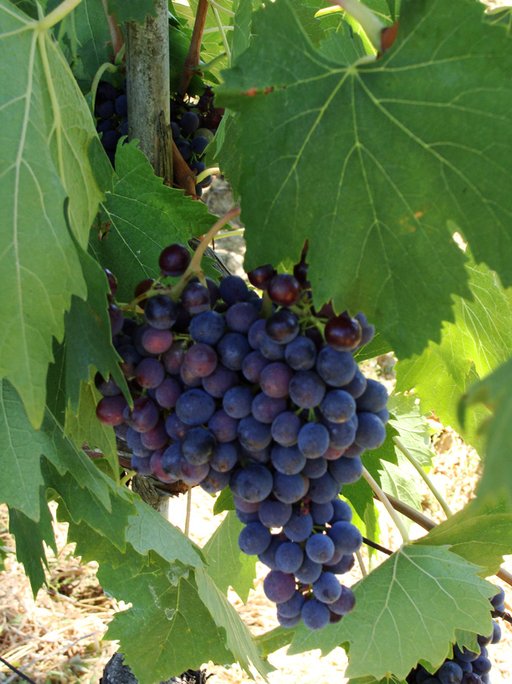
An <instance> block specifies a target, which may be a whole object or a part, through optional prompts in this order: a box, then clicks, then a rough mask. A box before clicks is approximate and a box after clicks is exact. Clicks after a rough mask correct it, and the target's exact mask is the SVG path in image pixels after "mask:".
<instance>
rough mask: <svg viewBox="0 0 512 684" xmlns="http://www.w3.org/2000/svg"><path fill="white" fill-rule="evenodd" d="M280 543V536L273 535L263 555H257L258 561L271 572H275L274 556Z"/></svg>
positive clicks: (281, 541)
mask: <svg viewBox="0 0 512 684" xmlns="http://www.w3.org/2000/svg"><path fill="white" fill-rule="evenodd" d="M282 543H283V540H282V539H281V538H280V535H273V536H272V541H271V542H270V544H269V546H268V549H267V550H266V551H264V552H263V553H259V554H258V560H259V561H261V562H262V563H264V565H266V566H267V568H270V569H271V570H277V566H276V563H275V555H276V551H277V549H278V548H279V546H280V545H281V544H282Z"/></svg>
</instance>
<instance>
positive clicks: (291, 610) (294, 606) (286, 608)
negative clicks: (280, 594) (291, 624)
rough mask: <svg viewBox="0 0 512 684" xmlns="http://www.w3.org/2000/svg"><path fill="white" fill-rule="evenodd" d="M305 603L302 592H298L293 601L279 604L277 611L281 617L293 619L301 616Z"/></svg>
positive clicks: (292, 598)
mask: <svg viewBox="0 0 512 684" xmlns="http://www.w3.org/2000/svg"><path fill="white" fill-rule="evenodd" d="M304 601H305V599H304V596H303V595H302V594H301V593H300V591H296V592H295V593H294V594H293V596H292V597H291V599H288V601H285V602H284V603H280V604H279V607H278V609H277V610H278V613H279V615H280V616H282V617H285V618H293V617H295V616H296V615H300V611H301V610H302V606H303V605H304Z"/></svg>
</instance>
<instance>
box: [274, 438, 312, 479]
mask: <svg viewBox="0 0 512 684" xmlns="http://www.w3.org/2000/svg"><path fill="white" fill-rule="evenodd" d="M270 460H271V461H272V465H273V466H274V468H275V469H276V470H277V471H278V472H280V473H284V474H285V475H296V474H297V473H300V472H301V471H302V469H303V468H304V466H305V465H306V457H305V456H304V455H303V454H302V453H301V452H300V451H299V449H297V447H296V446H293V447H284V446H281V445H280V444H276V445H274V446H273V447H272V450H271V452H270Z"/></svg>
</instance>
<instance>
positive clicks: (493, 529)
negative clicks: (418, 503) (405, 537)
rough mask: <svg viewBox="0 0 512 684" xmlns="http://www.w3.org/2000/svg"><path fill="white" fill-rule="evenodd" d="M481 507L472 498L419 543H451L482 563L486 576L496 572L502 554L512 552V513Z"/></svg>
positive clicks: (462, 553)
mask: <svg viewBox="0 0 512 684" xmlns="http://www.w3.org/2000/svg"><path fill="white" fill-rule="evenodd" d="M479 508H480V502H479V501H478V500H476V501H472V502H471V503H470V504H469V505H468V506H466V508H464V509H463V510H462V511H459V512H458V513H456V514H455V515H454V516H452V517H451V518H449V519H448V520H445V521H444V522H442V523H441V524H440V525H438V526H437V527H434V529H433V530H431V531H430V532H429V533H428V534H427V535H426V536H425V537H421V539H418V541H417V542H416V544H418V545H421V546H429V545H434V546H440V545H449V546H450V550H451V551H453V552H454V553H457V554H458V555H459V556H462V557H463V558H465V559H466V560H468V561H469V562H470V563H474V564H475V565H479V566H480V567H481V568H482V571H481V574H482V576H483V577H487V576H488V575H493V574H495V573H496V572H497V571H498V568H499V567H500V565H501V563H502V562H503V556H505V555H507V554H510V553H512V514H510V513H494V514H493V513H489V512H487V511H485V512H482V511H481V510H479Z"/></svg>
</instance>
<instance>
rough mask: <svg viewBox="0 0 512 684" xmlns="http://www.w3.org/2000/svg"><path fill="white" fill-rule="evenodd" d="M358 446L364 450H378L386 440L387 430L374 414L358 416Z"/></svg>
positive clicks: (363, 413)
mask: <svg viewBox="0 0 512 684" xmlns="http://www.w3.org/2000/svg"><path fill="white" fill-rule="evenodd" d="M357 421H358V425H357V431H356V437H355V441H356V444H358V445H359V446H361V447H363V448H364V449H377V448H378V447H380V445H381V444H382V443H383V442H384V440H385V439H386V428H385V427H384V424H383V423H382V421H381V420H380V418H378V417H377V416H376V415H375V414H374V413H369V412H366V411H362V412H361V413H358V414H357Z"/></svg>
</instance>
